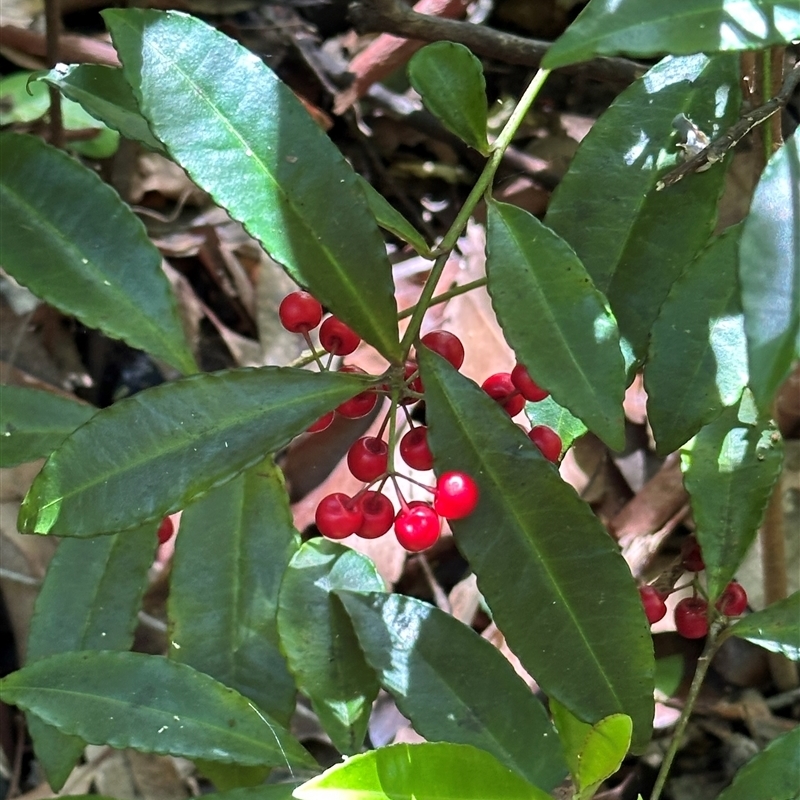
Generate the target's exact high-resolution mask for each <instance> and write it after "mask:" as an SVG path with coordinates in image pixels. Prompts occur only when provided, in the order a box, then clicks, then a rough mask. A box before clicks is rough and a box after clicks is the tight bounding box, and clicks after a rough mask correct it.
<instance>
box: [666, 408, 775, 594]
mask: <svg viewBox="0 0 800 800" xmlns="http://www.w3.org/2000/svg"><path fill="white" fill-rule="evenodd" d="M746 400H747V397H745V400H743V402H742V404H741V406H740V407H739V408H730V409H726V410H725V412H724V413H723V414H722V415H721V416H720V417H718V418H717V419H716V420H715V421H714V422H712V423H711V424H709V425H706V426H705V427H704V428H702V429H701V430H700V432H699V433H698V434H697V436H696V437H695V438H694V439H693V440H692V441H691V442H690V443H689V445H687V447H686V448H685V449H684V450H683V452H682V453H681V467H682V469H683V473H684V477H683V482H684V485H685V486H686V490H687V491H688V492H689V497H690V499H691V504H692V513H693V515H694V521H695V523H696V525H697V540H698V542H699V543H700V546H701V548H702V549H703V561H704V562H705V565H706V580H707V583H708V594H709V597H710V599H711V600H715V599H716V598H717V597H719V595H720V594H722V592H723V590H724V589H725V587H726V586H727V585H728V582H729V581H730V580H731V578H732V577H733V575H734V573H735V572H736V570H737V568H738V567H739V565H740V564H741V563H742V560H743V559H744V557H745V554H746V553H747V550H748V549H749V547H750V545H751V544H752V543H753V540H754V539H755V536H756V533H757V532H758V527H759V525H760V524H761V519H762V517H763V516H764V509H765V508H766V506H767V502H768V500H769V497H770V495H771V493H772V487H773V486H774V484H775V481H776V480H777V478H778V475H779V474H780V470H781V464H782V463H783V440H782V439H781V436H780V434H779V433H778V432H777V430H776V429H775V427H774V425H773V424H771V423H766V424H765V423H764V422H763V421H762V422H758V421H757V420H755V419H754V418H752V417H749V416H748V412H747V402H746Z"/></svg>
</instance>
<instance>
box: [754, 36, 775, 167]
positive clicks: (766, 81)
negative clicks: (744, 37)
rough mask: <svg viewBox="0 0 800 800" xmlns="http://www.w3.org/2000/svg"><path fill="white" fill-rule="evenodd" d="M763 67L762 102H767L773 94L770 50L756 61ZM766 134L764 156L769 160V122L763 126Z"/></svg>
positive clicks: (770, 154)
mask: <svg viewBox="0 0 800 800" xmlns="http://www.w3.org/2000/svg"><path fill="white" fill-rule="evenodd" d="M759 62H760V64H759V66H760V67H761V102H762V103H766V102H767V100H769V99H770V97H772V95H773V91H772V54H771V53H770V51H769V50H762V51H761V53H760V58H759V59H758V61H757V62H756V63H759ZM762 131H763V134H764V157H765V159H766V160H767V161H769V160H770V158H772V148H773V142H772V127H771V123H770V122H768V123H767V124H766V125H763V126H762Z"/></svg>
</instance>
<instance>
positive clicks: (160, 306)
mask: <svg viewBox="0 0 800 800" xmlns="http://www.w3.org/2000/svg"><path fill="white" fill-rule="evenodd" d="M0 216H2V219H3V238H2V244H0V261H2V263H3V268H4V269H5V270H6V271H7V272H8V273H9V274H11V275H13V276H14V278H16V279H17V280H18V281H19V282H20V283H22V284H24V285H25V286H27V287H28V288H29V289H30V290H31V291H32V292H33V293H34V294H36V295H38V296H39V297H41V298H43V299H44V300H47V302H48V303H50V304H52V305H54V306H56V308H58V309H60V310H61V311H63V312H64V313H66V314H72V315H73V316H76V317H77V318H78V319H79V320H81V322H83V323H85V324H86V325H88V326H89V327H92V328H99V329H100V330H101V331H103V333H105V334H107V335H108V336H111V337H112V338H115V339H122V340H123V341H125V342H127V343H128V344H130V345H131V346H132V347H138V348H140V349H142V350H146V351H147V352H148V353H151V354H153V355H154V356H157V357H159V358H163V359H164V360H165V361H167V362H169V363H170V364H172V365H173V366H175V367H177V368H178V369H180V370H181V371H183V372H194V371H196V369H197V367H196V365H195V363H194V359H193V358H192V355H191V353H190V351H189V346H188V344H187V343H186V339H185V338H184V335H183V329H182V328H181V322H180V318H179V317H178V308H177V305H176V302H175V298H174V297H173V295H172V290H171V289H170V286H169V282H168V281H167V278H166V276H165V275H164V273H163V271H162V269H161V256H160V255H159V252H158V250H156V248H155V246H154V245H153V244H152V243H151V242H150V240H149V239H148V238H147V233H146V231H145V229H144V226H143V225H142V223H141V222H140V221H139V220H138V219H137V218H136V217H135V216H134V215H133V213H132V212H131V211H130V209H129V208H128V207H127V206H126V205H125V204H124V203H123V202H122V201H121V200H120V199H119V196H118V195H117V193H116V192H115V191H114V190H113V189H112V188H111V187H110V186H108V185H107V184H105V183H103V181H102V180H100V178H99V177H98V176H97V175H95V174H94V173H93V172H92V171H91V170H88V169H86V168H85V167H83V166H81V164H79V163H78V162H77V161H75V160H74V159H72V158H70V157H69V156H68V155H66V154H65V153H63V152H61V151H60V150H56V149H55V148H53V147H50V146H48V145H46V144H45V143H44V142H42V141H41V140H40V139H35V138H33V137H32V136H23V135H21V134H15V133H4V134H2V135H0Z"/></svg>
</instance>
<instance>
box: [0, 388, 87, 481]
mask: <svg viewBox="0 0 800 800" xmlns="http://www.w3.org/2000/svg"><path fill="white" fill-rule="evenodd" d="M95 411H97V409H96V408H94V406H89V405H86V404H85V403H79V402H78V401H77V400H69V399H68V398H66V397H61V396H60V395H57V394H53V393H52V392H43V391H41V390H39V389H28V388H26V387H23V386H0V467H15V466H16V465H17V464H24V463H25V462H26V461H33V460H35V459H37V458H46V457H47V456H49V455H50V453H52V452H53V450H55V449H56V448H57V447H58V446H59V445H60V444H61V442H63V441H64V439H66V438H67V436H69V435H70V434H71V433H72V431H74V430H75V428H77V427H79V426H81V425H83V423H84V422H86V421H87V420H89V419H91V417H92V415H93V414H94V413H95Z"/></svg>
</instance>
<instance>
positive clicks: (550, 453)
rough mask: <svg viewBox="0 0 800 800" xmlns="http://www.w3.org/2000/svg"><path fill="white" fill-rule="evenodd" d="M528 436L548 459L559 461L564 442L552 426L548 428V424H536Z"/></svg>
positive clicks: (554, 461) (555, 462)
mask: <svg viewBox="0 0 800 800" xmlns="http://www.w3.org/2000/svg"><path fill="white" fill-rule="evenodd" d="M528 438H529V439H530V440H531V441H532V442H533V443H534V444H535V445H536V446H537V447H538V448H539V450H540V451H541V453H542V455H543V456H544V457H545V458H546V459H547V460H548V461H552V462H553V463H554V464H557V463H558V459H559V458H560V456H561V448H562V447H563V444H562V442H561V437H560V436H559V435H558V434H557V433H556V432H555V431H554V430H553V429H552V428H548V427H547V425H534V426H533V427H532V428H531V429H530V432H529V433H528Z"/></svg>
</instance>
